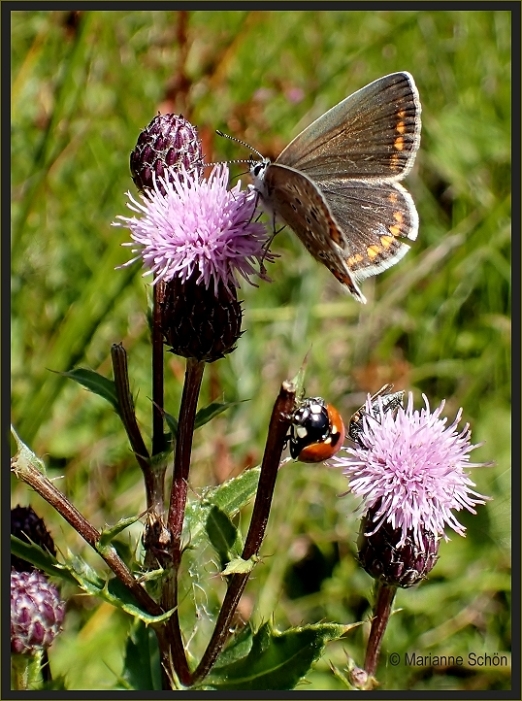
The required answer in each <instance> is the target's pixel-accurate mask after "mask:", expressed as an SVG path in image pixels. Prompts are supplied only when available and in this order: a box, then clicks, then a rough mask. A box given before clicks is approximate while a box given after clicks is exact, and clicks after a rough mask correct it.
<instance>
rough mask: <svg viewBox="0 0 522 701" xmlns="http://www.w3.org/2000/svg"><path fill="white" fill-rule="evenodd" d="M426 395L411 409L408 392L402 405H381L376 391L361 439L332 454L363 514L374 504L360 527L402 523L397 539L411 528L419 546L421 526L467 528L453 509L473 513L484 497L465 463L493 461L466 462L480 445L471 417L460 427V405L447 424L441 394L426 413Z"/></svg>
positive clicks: (428, 528)
mask: <svg viewBox="0 0 522 701" xmlns="http://www.w3.org/2000/svg"><path fill="white" fill-rule="evenodd" d="M423 399H424V402H425V405H426V408H423V409H421V410H420V411H417V410H414V409H413V395H412V394H411V393H410V394H409V400H408V406H407V407H406V409H404V408H403V407H400V408H398V409H397V411H394V412H386V411H384V410H383V404H382V398H380V397H379V407H380V411H379V412H378V415H376V412H375V406H373V409H372V405H371V402H370V400H368V401H367V404H366V413H365V414H364V417H363V425H364V430H363V431H362V432H361V433H360V434H359V436H358V440H359V445H355V446H354V447H347V448H345V450H346V452H347V455H346V456H344V457H338V456H337V457H335V458H332V460H331V461H330V464H331V465H334V466H335V467H342V468H343V472H344V474H345V475H347V477H348V479H349V482H350V489H349V491H350V492H352V493H353V494H356V495H358V496H361V497H363V508H364V515H366V514H368V512H369V511H370V510H371V509H372V508H373V507H376V508H375V510H374V513H372V519H371V521H369V523H371V524H372V526H373V528H372V530H371V531H370V532H367V533H365V535H366V536H371V535H373V534H375V533H376V532H377V531H378V530H379V529H380V528H381V527H382V526H383V525H384V524H385V523H388V524H390V525H391V527H392V528H394V529H398V530H399V531H400V541H399V542H398V543H397V547H399V546H400V545H402V544H404V543H405V542H406V539H407V538H408V536H410V537H412V538H413V540H414V542H415V544H417V545H418V546H419V547H422V536H423V531H425V530H426V531H430V532H432V533H433V534H434V535H435V536H444V538H445V539H446V540H449V538H448V537H447V536H446V535H445V533H444V528H445V527H446V526H450V527H451V528H453V530H454V531H456V532H457V533H458V534H459V535H462V536H464V535H465V527H464V526H462V524H460V523H459V521H457V519H456V518H455V516H454V514H453V513H452V511H460V510H461V509H463V508H465V509H468V511H470V512H471V513H473V514H475V513H476V511H475V509H474V508H473V507H474V506H475V505H476V504H484V503H485V502H486V500H488V499H489V497H486V496H484V495H482V494H479V493H478V492H475V491H474V490H473V489H471V487H474V486H475V484H474V483H473V482H472V481H471V480H470V478H469V477H468V475H467V474H466V472H465V471H464V470H465V469H466V468H469V467H480V466H483V465H485V464H488V465H489V464H490V463H471V462H469V454H470V453H471V451H472V450H474V449H475V448H477V447H478V446H477V445H471V444H470V436H471V431H470V428H469V424H466V425H465V426H464V428H463V429H462V430H461V431H460V432H459V431H458V430H457V425H458V424H459V422H460V420H461V417H462V409H459V411H458V412H457V415H456V417H455V419H454V421H453V423H451V424H450V425H449V426H446V422H447V419H445V418H443V419H441V418H439V417H440V415H441V413H442V410H443V408H444V405H445V402H444V401H443V402H442V403H441V405H440V406H439V407H438V409H435V411H434V412H433V413H431V412H430V406H429V403H428V399H427V398H426V397H425V396H424V395H423Z"/></svg>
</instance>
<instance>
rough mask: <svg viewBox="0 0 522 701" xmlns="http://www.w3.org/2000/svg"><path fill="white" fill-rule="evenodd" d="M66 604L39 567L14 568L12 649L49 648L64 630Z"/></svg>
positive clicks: (34, 650) (28, 652)
mask: <svg viewBox="0 0 522 701" xmlns="http://www.w3.org/2000/svg"><path fill="white" fill-rule="evenodd" d="M64 614H65V603H64V602H63V601H61V600H60V595H59V593H58V589H57V588H56V587H55V586H54V585H53V584H51V583H50V582H49V581H48V579H47V578H46V576H45V575H44V574H43V573H42V572H40V571H39V570H33V571H32V572H17V571H16V570H11V651H12V652H14V653H18V654H25V655H34V654H36V653H37V652H40V651H42V650H44V649H46V648H48V647H49V646H50V645H51V643H52V642H53V640H54V639H55V637H56V636H57V635H58V633H59V632H60V631H61V629H62V623H63V619H64Z"/></svg>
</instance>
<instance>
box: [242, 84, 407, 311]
mask: <svg viewBox="0 0 522 701" xmlns="http://www.w3.org/2000/svg"><path fill="white" fill-rule="evenodd" d="M420 115H421V104H420V100H419V94H418V91H417V88H416V86H415V82H414V80H413V77H412V76H411V75H410V74H409V73H406V72H401V73H392V74H390V75H387V76H384V77H383V78H379V79H378V80H375V81H374V82H373V83H370V84H369V85H366V86H365V87H364V88H361V89H360V90H358V91H357V92H355V93H353V95H350V96H349V97H347V98H345V99H344V100H343V101H342V102H340V103H339V104H338V105H336V106H335V107H332V108H331V109H330V110H329V111H328V112H326V113H325V114H323V115H322V116H321V117H319V118H318V119H316V120H315V122H313V123H312V124H311V125H310V126H308V127H307V128H306V129H305V130H304V131H302V132H301V133H300V134H299V135H298V136H296V138H295V139H294V140H293V141H292V142H290V144H289V145H288V146H287V147H286V148H285V149H284V150H283V151H282V152H281V153H280V155H279V156H278V157H277V158H276V160H275V161H271V160H270V159H269V158H263V157H262V155H261V154H260V153H258V155H259V156H260V160H254V159H253V158H252V159H251V161H250V173H251V176H252V180H253V187H254V188H255V190H256V191H257V192H258V193H259V196H260V198H261V200H262V203H263V204H264V206H265V208H266V209H267V210H268V212H269V213H270V214H271V216H272V217H273V219H274V221H275V219H276V217H279V218H280V219H282V220H283V222H284V223H285V224H287V225H288V226H289V227H290V228H291V229H292V230H293V231H294V232H295V233H296V234H297V236H298V237H299V238H300V240H301V241H302V243H303V244H304V245H305V247H306V248H307V249H308V251H309V252H310V253H311V254H312V256H313V257H314V258H315V259H316V260H318V261H320V262H321V263H323V264H324V265H325V266H326V267H327V268H328V270H330V271H331V272H332V273H333V274H334V275H335V277H336V278H337V280H339V282H341V283H342V284H343V285H345V287H346V288H347V289H348V291H349V292H350V293H351V294H352V295H353V296H354V297H355V299H357V300H358V301H359V302H362V303H366V298H365V297H364V295H363V293H362V292H361V290H360V288H359V285H358V283H359V282H360V281H361V280H364V279H365V278H367V277H369V276H371V275H377V274H378V273H380V272H382V271H383V270H386V269H387V268H390V267H391V266H392V265H395V263H397V262H398V261H399V260H400V259H401V258H402V257H403V256H404V255H405V254H406V253H407V252H408V250H409V248H410V246H409V245H408V243H406V241H414V240H415V239H416V238H417V232H418V228H419V217H418V214H417V210H416V208H415V204H414V202H413V199H412V197H411V195H410V194H409V192H408V191H407V190H406V189H405V188H404V187H403V186H402V185H401V184H400V182H399V181H400V180H402V179H403V178H404V177H405V176H406V175H407V174H408V173H409V171H410V170H411V168H412V166H413V163H414V160H415V155H416V153H417V151H418V148H419V144H420V132H421V119H420Z"/></svg>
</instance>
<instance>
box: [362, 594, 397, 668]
mask: <svg viewBox="0 0 522 701" xmlns="http://www.w3.org/2000/svg"><path fill="white" fill-rule="evenodd" d="M396 591H397V587H395V586H390V585H388V584H383V583H382V582H379V583H378V584H377V593H376V601H375V606H374V609H373V611H374V617H373V620H372V628H371V631H370V637H369V638H368V645H367V647H366V658H365V660H364V670H365V672H367V674H368V676H370V675H372V676H373V675H374V674H375V670H376V669H377V662H378V660H379V653H380V651H381V644H382V640H383V637H384V633H385V631H386V626H387V625H388V621H389V619H390V615H391V610H392V604H393V600H394V598H395V593H396Z"/></svg>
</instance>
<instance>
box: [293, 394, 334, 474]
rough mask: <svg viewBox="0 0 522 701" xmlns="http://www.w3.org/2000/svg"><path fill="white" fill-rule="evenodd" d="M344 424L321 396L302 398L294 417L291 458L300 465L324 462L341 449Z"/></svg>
mask: <svg viewBox="0 0 522 701" xmlns="http://www.w3.org/2000/svg"><path fill="white" fill-rule="evenodd" d="M344 436H345V428H344V422H343V420H342V418H341V415H340V414H339V412H338V411H337V409H336V408H335V407H334V406H332V405H331V404H327V403H326V402H325V401H324V399H322V398H321V397H307V398H306V399H303V400H302V401H301V402H300V403H299V406H298V407H297V409H296V410H295V411H294V413H293V416H292V424H291V426H290V435H289V437H288V440H289V443H290V455H291V456H292V457H293V458H294V459H298V460H300V461H301V462H324V461H325V460H328V458H331V457H332V455H335V453H337V451H338V450H340V449H341V448H342V445H343V442H344Z"/></svg>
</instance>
